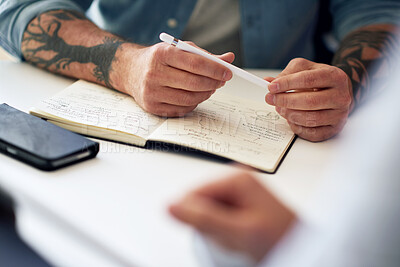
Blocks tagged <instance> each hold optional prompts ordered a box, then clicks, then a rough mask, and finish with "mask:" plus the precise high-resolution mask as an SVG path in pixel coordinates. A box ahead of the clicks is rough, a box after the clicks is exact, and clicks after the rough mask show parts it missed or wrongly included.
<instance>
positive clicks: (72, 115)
mask: <svg viewBox="0 0 400 267" xmlns="http://www.w3.org/2000/svg"><path fill="white" fill-rule="evenodd" d="M38 109H40V110H41V111H44V112H46V113H49V114H52V115H55V116H57V117H60V118H63V119H65V120H69V121H71V122H75V123H80V124H84V125H90V126H94V127H98V128H105V129H111V130H116V131H121V132H125V133H129V134H133V135H136V136H139V137H142V138H145V139H146V138H147V137H148V136H149V135H150V134H151V133H152V132H153V131H154V130H155V129H156V128H157V127H158V126H159V125H160V124H161V123H162V122H163V121H164V119H162V118H160V117H158V116H154V115H151V114H149V113H147V112H145V111H143V109H142V108H141V107H139V106H138V105H137V104H136V102H135V101H134V100H133V98H132V97H131V96H128V95H125V94H122V93H120V92H117V91H114V90H111V89H107V88H105V87H103V86H100V85H96V84H93V83H89V82H85V81H78V82H76V83H74V84H73V85H71V86H70V87H68V88H67V89H66V90H63V91H61V92H60V93H58V94H56V95H55V96H53V97H51V98H49V99H46V100H44V101H43V102H42V104H41V105H40V106H39V107H38Z"/></svg>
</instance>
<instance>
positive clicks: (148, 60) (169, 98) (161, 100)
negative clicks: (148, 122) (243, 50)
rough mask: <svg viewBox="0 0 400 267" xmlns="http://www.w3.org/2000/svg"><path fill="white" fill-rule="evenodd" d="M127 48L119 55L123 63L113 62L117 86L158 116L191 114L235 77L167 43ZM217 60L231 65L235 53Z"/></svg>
mask: <svg viewBox="0 0 400 267" xmlns="http://www.w3.org/2000/svg"><path fill="white" fill-rule="evenodd" d="M191 44H192V43H191ZM192 45H194V44H192ZM124 46H125V47H126V48H127V49H125V47H124ZM124 46H123V47H122V49H121V50H119V51H118V52H117V54H116V58H117V59H119V58H121V59H123V60H122V61H120V60H117V61H116V62H115V63H114V64H116V65H119V66H118V67H117V68H118V69H117V71H116V72H115V75H116V76H117V77H118V78H117V80H119V84H118V83H117V84H116V85H117V86H118V87H120V88H118V89H120V90H121V91H123V92H125V93H127V94H130V95H131V96H133V97H134V98H135V100H136V102H137V103H138V104H139V105H140V106H141V107H142V108H143V109H145V110H146V111H148V112H150V113H153V114H156V115H159V116H163V117H177V116H183V115H185V114H186V113H189V112H191V111H192V110H193V109H195V108H196V106H197V105H198V104H200V103H201V102H203V101H205V100H207V99H208V98H209V97H210V96H211V95H212V94H213V93H214V92H215V90H216V89H218V88H220V87H222V86H223V85H224V84H225V82H226V81H228V80H230V79H231V78H232V72H231V71H230V70H229V69H228V68H226V67H224V66H222V65H220V64H218V63H216V62H213V61H211V60H208V59H206V58H204V57H201V56H199V55H196V54H192V53H188V52H185V51H182V50H180V49H178V48H176V47H173V46H171V45H168V44H165V43H159V44H155V45H153V46H150V47H143V48H138V47H137V46H136V47H132V49H130V46H129V44H125V45H124ZM218 57H219V58H220V59H222V60H225V61H227V62H229V63H231V62H232V61H233V60H234V54H233V53H226V54H224V55H221V56H218ZM121 63H122V64H121ZM114 81H115V79H114Z"/></svg>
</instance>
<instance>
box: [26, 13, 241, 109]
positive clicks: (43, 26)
mask: <svg viewBox="0 0 400 267" xmlns="http://www.w3.org/2000/svg"><path fill="white" fill-rule="evenodd" d="M192 45H194V44H192ZM21 50H22V53H23V55H24V57H25V59H26V60H27V61H29V62H31V63H32V64H35V65H36V66H38V67H41V68H44V69H47V70H49V71H52V72H56V73H59V74H63V75H67V76H71V77H75V78H80V79H85V80H88V81H92V82H97V83H99V84H102V85H105V86H107V87H111V88H115V89H117V90H119V91H122V92H125V93H127V94H130V95H132V96H133V97H134V98H135V100H136V102H137V103H138V104H139V105H140V106H142V108H144V109H145V110H147V111H148V112H151V113H154V114H157V115H160V116H172V117H175V116H182V115H184V114H186V113H188V112H190V111H192V110H193V109H194V108H195V107H196V106H197V105H198V104H199V103H201V102H202V101H204V100H206V99H207V98H209V97H210V96H211V94H212V93H213V92H214V91H215V90H216V89H218V88H220V87H221V86H223V85H224V84H225V82H226V81H228V80H230V79H231V78H232V72H231V71H230V70H229V69H227V68H226V67H224V66H222V65H220V64H218V63H215V62H213V61H211V60H208V59H205V58H203V57H201V56H199V55H194V54H191V53H188V52H184V51H182V50H180V49H178V48H176V47H173V46H171V45H167V44H165V43H159V44H156V45H153V46H151V47H143V46H140V45H138V44H134V43H130V42H127V41H126V40H123V39H121V38H119V37H118V36H115V35H113V34H111V33H109V32H106V31H103V30H101V29H100V28H98V27H97V26H96V25H94V24H93V23H92V22H91V21H89V20H88V19H87V18H86V17H85V16H84V15H83V14H80V13H77V12H73V11H68V10H52V11H48V12H45V13H42V14H40V15H39V16H37V17H36V18H34V19H33V20H32V21H31V22H30V23H29V25H28V27H27V28H26V30H25V32H24V36H23V40H22V46H21ZM219 58H221V59H222V60H225V61H227V62H232V61H233V59H234V54H233V53H227V54H224V55H222V56H219Z"/></svg>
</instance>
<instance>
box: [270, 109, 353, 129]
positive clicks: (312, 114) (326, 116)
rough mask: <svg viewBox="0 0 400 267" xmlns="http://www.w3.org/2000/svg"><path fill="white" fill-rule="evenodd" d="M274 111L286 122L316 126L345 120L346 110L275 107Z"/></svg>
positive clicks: (334, 123)
mask: <svg viewBox="0 0 400 267" xmlns="http://www.w3.org/2000/svg"><path fill="white" fill-rule="evenodd" d="M276 111H277V112H278V113H279V114H280V115H281V116H282V117H284V118H285V119H286V120H287V121H288V122H290V123H294V124H296V125H299V126H305V127H318V126H328V125H336V124H338V123H339V122H340V121H342V120H346V118H347V115H348V112H346V111H345V110H334V109H328V110H319V111H302V110H293V109H287V108H280V107H276Z"/></svg>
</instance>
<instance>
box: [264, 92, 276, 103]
mask: <svg viewBox="0 0 400 267" xmlns="http://www.w3.org/2000/svg"><path fill="white" fill-rule="evenodd" d="M265 101H266V102H267V103H268V104H270V105H275V95H273V94H267V95H266V96H265Z"/></svg>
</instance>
